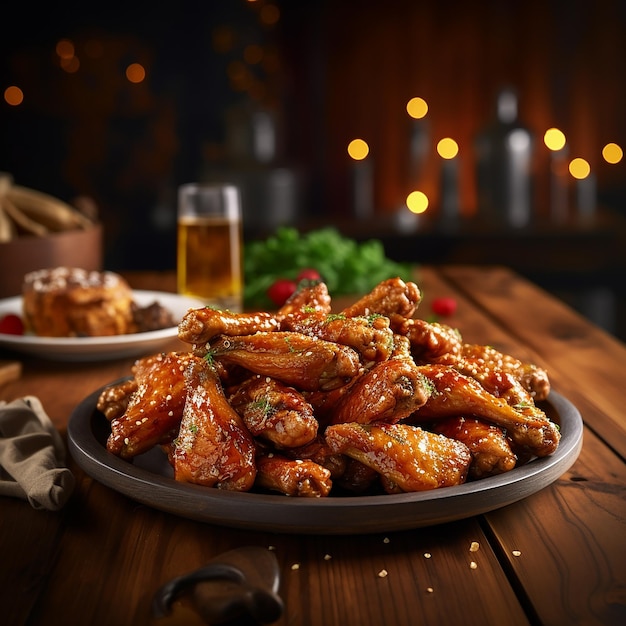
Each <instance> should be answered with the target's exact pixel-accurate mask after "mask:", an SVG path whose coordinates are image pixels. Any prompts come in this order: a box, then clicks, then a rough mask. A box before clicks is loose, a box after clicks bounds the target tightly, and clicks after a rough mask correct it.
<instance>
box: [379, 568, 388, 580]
mask: <svg viewBox="0 0 626 626" xmlns="http://www.w3.org/2000/svg"><path fill="white" fill-rule="evenodd" d="M388 574H389V572H388V571H387V570H386V569H381V570H380V572H378V578H385V577H386V576H387V575H388Z"/></svg>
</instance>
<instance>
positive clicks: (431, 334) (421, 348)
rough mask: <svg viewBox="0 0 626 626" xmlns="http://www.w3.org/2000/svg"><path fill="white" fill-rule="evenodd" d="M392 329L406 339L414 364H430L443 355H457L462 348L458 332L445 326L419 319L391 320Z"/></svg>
mask: <svg viewBox="0 0 626 626" xmlns="http://www.w3.org/2000/svg"><path fill="white" fill-rule="evenodd" d="M392 328H393V329H394V331H395V332H396V333H398V334H400V335H404V336H406V337H408V339H409V342H410V343H411V354H412V355H413V358H414V359H415V361H416V363H427V362H431V361H432V360H434V359H437V358H438V357H441V356H443V355H458V354H459V353H460V352H461V349H462V347H463V341H462V338H461V335H460V333H459V331H458V330H456V329H455V328H452V327H450V326H448V325H447V324H441V323H439V322H427V321H426V320H423V319H419V318H412V319H409V320H398V319H397V318H392Z"/></svg>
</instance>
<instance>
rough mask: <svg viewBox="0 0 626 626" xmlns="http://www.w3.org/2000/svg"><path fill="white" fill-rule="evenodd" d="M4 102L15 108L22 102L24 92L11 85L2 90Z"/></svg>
mask: <svg viewBox="0 0 626 626" xmlns="http://www.w3.org/2000/svg"><path fill="white" fill-rule="evenodd" d="M4 101H5V102H6V103H7V104H10V105H11V106H14V107H16V106H18V105H20V104H22V102H23V101H24V92H23V91H22V90H21V89H20V88H19V87H16V86H15V85H11V86H10V87H7V88H6V89H5V90H4Z"/></svg>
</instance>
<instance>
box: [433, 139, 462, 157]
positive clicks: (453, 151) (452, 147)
mask: <svg viewBox="0 0 626 626" xmlns="http://www.w3.org/2000/svg"><path fill="white" fill-rule="evenodd" d="M458 153H459V144H458V143H457V142H456V141H454V139H451V138H450V137H444V138H443V139H441V140H440V141H439V143H438V144H437V154H438V155H439V156H440V157H441V158H442V159H453V158H454V157H455V156H456V155H457V154H458Z"/></svg>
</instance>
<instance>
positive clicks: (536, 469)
mask: <svg viewBox="0 0 626 626" xmlns="http://www.w3.org/2000/svg"><path fill="white" fill-rule="evenodd" d="M120 380H123V379H120ZM115 382H118V381H114V382H112V383H109V384H107V385H103V386H102V387H101V388H99V389H97V390H96V391H94V392H93V393H91V394H89V395H88V396H87V397H86V398H84V399H83V401H82V402H80V403H79V404H78V405H77V407H76V408H75V409H74V411H73V412H72V414H71V416H70V419H69V421H68V429H67V433H68V447H69V451H70V453H71V455H72V457H73V459H74V460H75V461H76V463H77V464H78V465H79V467H81V469H83V470H84V471H85V472H86V473H87V474H88V475H89V476H91V477H92V478H94V479H95V480H97V481H98V482H100V483H102V484H104V485H105V486H107V487H110V488H112V489H113V490H115V491H117V492H119V493H121V494H123V495H125V496H127V497H129V498H131V499H132V500H135V501H137V502H140V503H142V504H145V505H147V506H150V507H152V508H154V509H157V510H160V511H163V512H167V513H171V514H174V515H177V516H179V517H184V518H188V519H192V520H195V521H199V522H205V523H210V524H215V525H217V526H228V527H232V528H240V529H248V530H256V531H269V532H274V533H286V534H319V535H324V534H327V535H328V534H331V535H341V534H366V533H376V532H393V531H399V530H409V529H415V528H420V527H424V526H433V525H438V524H442V523H446V522H450V521H456V520H459V519H464V518H467V517H473V516H475V515H479V514H483V513H487V512H489V511H492V510H494V509H498V508H502V507H503V506H507V505H508V504H512V503H513V502H516V501H518V500H522V499H524V498H526V497H528V496H530V495H532V494H533V493H536V492H538V491H540V490H541V489H543V488H545V487H547V486H548V485H549V484H551V483H553V482H555V481H556V480H558V478H559V477H560V476H562V475H563V474H564V473H565V472H566V471H567V470H568V469H569V468H570V467H571V466H572V465H573V464H574V462H575V461H576V459H577V458H578V455H579V454H580V450H581V448H582V439H583V420H582V417H581V414H580V412H579V410H578V409H577V408H576V407H575V406H574V405H573V404H572V403H571V402H570V401H569V400H568V399H567V398H565V397H564V396H562V395H560V394H559V393H557V392H555V391H551V392H550V394H549V396H548V399H547V401H546V402H547V403H548V404H550V405H552V408H553V409H554V410H555V411H556V413H557V414H558V416H559V418H560V419H559V422H560V424H561V430H562V437H561V441H560V443H559V446H558V448H557V450H556V451H555V452H554V453H553V454H552V455H549V456H547V457H543V458H535V459H533V460H532V461H530V462H529V463H527V464H526V465H523V466H521V467H519V468H516V469H514V470H511V471H510V472H507V473H505V474H500V475H498V476H492V477H488V478H484V479H481V480H478V481H473V482H468V483H465V484H463V485H458V486H453V487H445V488H441V489H434V490H429V491H422V492H415V493H403V494H389V495H368V496H358V495H356V496H345V497H343V496H338V497H328V498H298V497H288V496H284V495H280V494H276V495H274V494H260V493H249V492H245V493H244V492H233V491H226V490H220V489H216V488H210V487H205V486H201V485H193V484H186V483H180V482H177V481H175V480H174V479H173V478H169V477H166V476H162V475H160V474H156V473H153V472H150V471H149V470H147V469H145V468H142V467H137V466H134V465H133V464H132V463H131V462H129V461H125V460H123V459H121V458H119V457H117V456H115V455H113V454H111V453H110V452H108V451H107V450H106V448H105V447H104V446H103V445H102V444H101V442H100V441H98V440H97V438H96V435H95V434H94V432H93V428H92V425H93V420H94V419H96V418H97V419H100V420H106V418H105V417H104V416H103V415H102V414H101V413H99V412H98V411H97V409H96V407H95V403H96V401H97V398H98V396H99V394H100V393H101V391H102V390H103V389H104V388H106V387H108V386H109V385H111V384H115ZM563 426H565V428H564V429H563ZM474 501H480V504H479V506H478V507H477V508H476V507H474V508H471V507H470V508H469V509H468V504H473V503H474ZM431 509H432V510H431ZM250 511H253V513H252V514H250ZM346 514H349V515H350V517H351V521H349V522H346V520H345V515H346ZM355 520H356V521H355Z"/></svg>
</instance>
